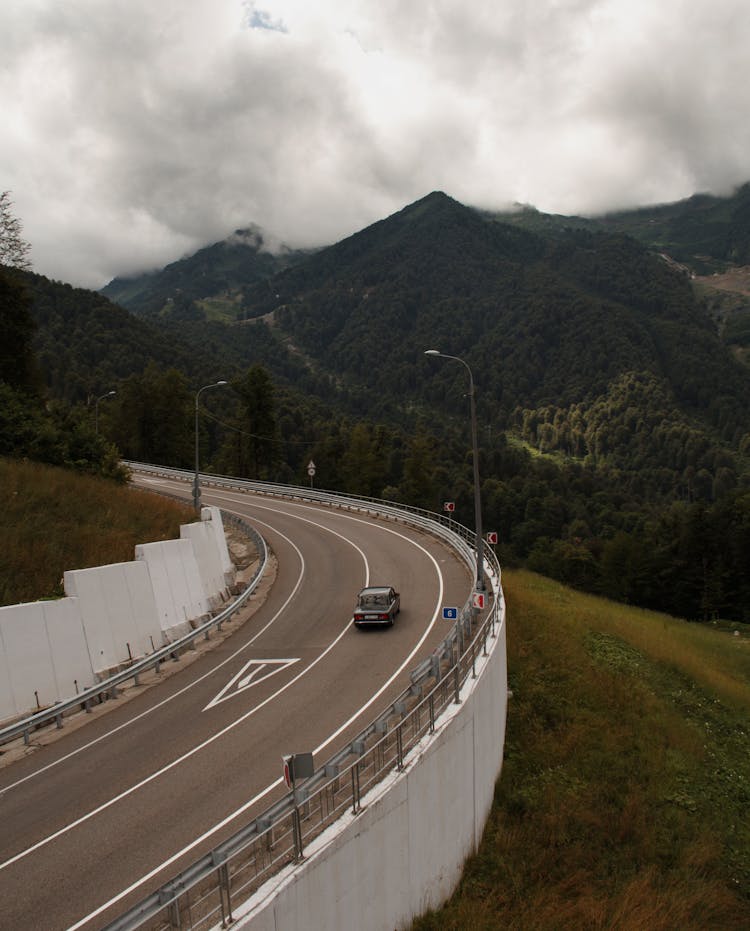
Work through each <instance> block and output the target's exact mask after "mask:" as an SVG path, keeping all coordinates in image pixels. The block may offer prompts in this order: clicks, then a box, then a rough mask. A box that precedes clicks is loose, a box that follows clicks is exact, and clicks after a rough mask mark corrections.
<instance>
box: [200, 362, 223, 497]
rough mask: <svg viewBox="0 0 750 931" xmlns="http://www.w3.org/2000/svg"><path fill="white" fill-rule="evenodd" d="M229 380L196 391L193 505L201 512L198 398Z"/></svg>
mask: <svg viewBox="0 0 750 931" xmlns="http://www.w3.org/2000/svg"><path fill="white" fill-rule="evenodd" d="M226 384H227V382H226V381H224V380H223V379H222V380H221V381H215V382H213V383H212V384H210V385H204V386H203V387H202V388H199V389H198V390H197V391H196V392H195V477H194V479H193V507H194V508H195V510H196V511H198V512H199V513H200V509H201V485H200V466H199V458H200V444H199V442H198V399H199V398H200V396H201V393H202V392H204V391H207V390H208V389H209V388H219V387H220V386H221V385H226Z"/></svg>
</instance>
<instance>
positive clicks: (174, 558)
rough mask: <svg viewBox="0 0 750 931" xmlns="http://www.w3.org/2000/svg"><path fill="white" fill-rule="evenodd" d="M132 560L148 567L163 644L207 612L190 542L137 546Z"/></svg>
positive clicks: (188, 627) (206, 603)
mask: <svg viewBox="0 0 750 931" xmlns="http://www.w3.org/2000/svg"><path fill="white" fill-rule="evenodd" d="M219 520H221V518H219ZM135 558H136V560H140V561H142V562H144V563H145V564H146V566H147V567H148V573H149V576H150V577H151V585H152V587H153V591H154V599H155V602H156V613H157V616H158V620H159V626H160V628H161V632H162V637H163V640H164V642H171V641H172V640H176V639H177V638H178V637H182V636H183V635H184V634H186V633H187V632H188V631H189V630H190V628H191V622H196V621H198V620H200V619H201V618H204V617H206V616H207V615H208V614H209V613H210V610H211V603H210V598H209V595H208V593H207V592H206V591H205V589H204V588H203V580H202V578H201V573H200V569H199V568H198V560H197V558H196V555H195V550H194V549H193V545H192V543H191V542H190V540H164V541H162V542H159V543H140V544H139V545H138V546H136V548H135ZM160 642H161V638H160Z"/></svg>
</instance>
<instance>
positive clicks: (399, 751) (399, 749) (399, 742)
mask: <svg viewBox="0 0 750 931" xmlns="http://www.w3.org/2000/svg"><path fill="white" fill-rule="evenodd" d="M403 768H404V735H403V726H402V724H401V722H400V721H399V723H398V724H397V725H396V769H398V770H399V771H400V770H402V769H403Z"/></svg>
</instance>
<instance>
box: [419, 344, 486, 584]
mask: <svg viewBox="0 0 750 931" xmlns="http://www.w3.org/2000/svg"><path fill="white" fill-rule="evenodd" d="M425 355H426V356H439V357H440V358H441V359H453V360H454V361H455V362H460V363H461V365H463V367H464V368H465V369H466V371H467V372H468V373H469V404H470V409H471V445H472V453H473V456H472V458H473V460H474V526H475V528H476V538H477V539H476V542H477V557H476V559H477V581H476V589H477V591H480V592H481V591H484V589H485V584H484V539H483V536H482V498H481V491H480V489H479V449H478V446H477V411H476V405H475V402H474V376H473V375H472V374H471V369H470V368H469V365H468V363H467V362H464V360H463V359H461V358H459V357H458V356H449V355H448V354H447V353H444V352H440V351H439V350H437V349H425Z"/></svg>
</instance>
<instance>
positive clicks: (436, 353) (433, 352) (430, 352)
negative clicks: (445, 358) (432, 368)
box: [424, 349, 442, 356]
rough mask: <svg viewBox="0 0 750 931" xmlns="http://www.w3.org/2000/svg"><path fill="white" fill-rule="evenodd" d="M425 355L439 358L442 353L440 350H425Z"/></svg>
mask: <svg viewBox="0 0 750 931" xmlns="http://www.w3.org/2000/svg"><path fill="white" fill-rule="evenodd" d="M424 354H425V355H426V356H439V355H441V354H442V353H441V352H440V350H439V349H425V351H424Z"/></svg>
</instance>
